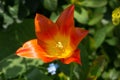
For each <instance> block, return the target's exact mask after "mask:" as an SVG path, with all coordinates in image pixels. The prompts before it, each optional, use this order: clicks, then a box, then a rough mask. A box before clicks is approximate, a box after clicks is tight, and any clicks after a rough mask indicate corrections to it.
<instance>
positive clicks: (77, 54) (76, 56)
mask: <svg viewBox="0 0 120 80" xmlns="http://www.w3.org/2000/svg"><path fill="white" fill-rule="evenodd" d="M61 61H62V62H63V63H64V64H70V63H71V62H76V63H78V64H81V59H80V50H79V49H77V50H75V51H74V53H73V55H72V56H71V57H69V58H65V59H61Z"/></svg>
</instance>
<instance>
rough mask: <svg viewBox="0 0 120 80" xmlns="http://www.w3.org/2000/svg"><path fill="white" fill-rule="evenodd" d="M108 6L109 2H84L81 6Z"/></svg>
mask: <svg viewBox="0 0 120 80" xmlns="http://www.w3.org/2000/svg"><path fill="white" fill-rule="evenodd" d="M106 4H107V0H84V1H82V2H81V4H80V5H82V6H85V7H92V8H96V7H102V6H105V5H106Z"/></svg>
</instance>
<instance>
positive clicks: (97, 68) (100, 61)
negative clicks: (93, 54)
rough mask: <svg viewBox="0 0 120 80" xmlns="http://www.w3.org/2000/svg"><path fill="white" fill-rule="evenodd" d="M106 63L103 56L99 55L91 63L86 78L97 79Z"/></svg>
mask: <svg viewBox="0 0 120 80" xmlns="http://www.w3.org/2000/svg"><path fill="white" fill-rule="evenodd" d="M105 65H106V62H105V56H99V57H98V58H97V59H96V60H95V61H94V62H93V63H92V65H91V67H90V70H89V74H88V79H87V80H97V77H99V76H100V75H101V73H102V71H103V70H104V68H105Z"/></svg>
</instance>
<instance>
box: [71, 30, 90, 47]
mask: <svg viewBox="0 0 120 80" xmlns="http://www.w3.org/2000/svg"><path fill="white" fill-rule="evenodd" d="M87 34H88V30H84V29H82V28H75V29H74V30H73V32H71V37H70V43H71V46H72V47H73V48H74V49H76V47H77V46H78V44H79V43H80V41H81V40H82V39H83V38H84V37H85V36H86V35H87Z"/></svg>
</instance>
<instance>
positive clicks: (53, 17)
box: [50, 12, 58, 22]
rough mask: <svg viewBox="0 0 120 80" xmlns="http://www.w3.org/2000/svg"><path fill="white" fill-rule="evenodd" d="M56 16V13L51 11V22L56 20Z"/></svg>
mask: <svg viewBox="0 0 120 80" xmlns="http://www.w3.org/2000/svg"><path fill="white" fill-rule="evenodd" d="M57 18H58V15H57V14H56V13H54V12H53V13H52V14H51V16H50V19H51V20H52V21H53V22H55V21H56V20H57Z"/></svg>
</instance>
